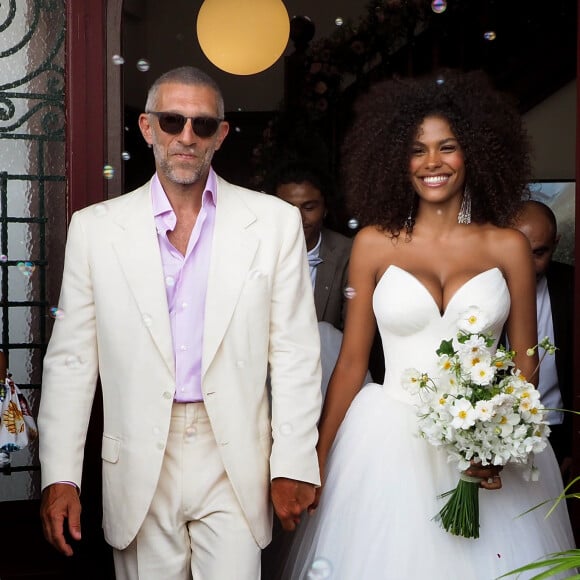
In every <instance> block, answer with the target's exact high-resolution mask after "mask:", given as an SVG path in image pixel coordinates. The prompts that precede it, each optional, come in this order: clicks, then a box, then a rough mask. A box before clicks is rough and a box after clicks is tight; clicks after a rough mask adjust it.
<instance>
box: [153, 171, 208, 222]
mask: <svg viewBox="0 0 580 580" xmlns="http://www.w3.org/2000/svg"><path fill="white" fill-rule="evenodd" d="M207 203H211V204H213V205H214V206H215V205H216V204H217V175H216V173H215V171H214V170H213V168H211V167H210V169H209V174H208V176H207V181H206V182H205V189H204V192H203V196H202V198H201V205H202V207H203V206H204V205H205V204H207ZM151 204H152V206H153V217H154V218H155V221H156V223H157V224H158V227H157V230H158V231H159V229H160V228H159V225H160V223H163V224H164V225H165V230H173V229H174V228H175V224H176V222H177V218H176V217H175V213H174V211H173V208H172V207H171V204H170V203H169V199H168V198H167V194H166V193H165V191H164V189H163V186H162V185H161V182H160V181H159V176H158V175H157V173H155V175H154V176H153V178H152V180H151Z"/></svg>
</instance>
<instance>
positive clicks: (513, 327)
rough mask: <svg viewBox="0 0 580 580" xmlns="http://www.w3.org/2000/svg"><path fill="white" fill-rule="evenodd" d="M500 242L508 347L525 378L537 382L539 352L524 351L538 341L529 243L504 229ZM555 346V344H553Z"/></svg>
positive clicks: (534, 282)
mask: <svg viewBox="0 0 580 580" xmlns="http://www.w3.org/2000/svg"><path fill="white" fill-rule="evenodd" d="M504 235H505V241H503V242H502V244H501V245H502V255H503V259H504V266H503V271H504V276H505V278H506V281H507V284H508V288H509V292H510V299H511V308H510V314H509V317H508V319H507V322H506V331H507V336H508V339H509V343H510V348H512V349H513V350H515V351H516V357H515V359H514V362H515V364H516V367H517V368H519V369H520V370H521V371H522V373H523V375H524V376H525V377H526V379H527V380H528V381H529V382H531V383H533V384H534V385H537V383H538V374H537V373H534V371H535V370H536V367H537V365H538V355H537V353H536V354H535V355H534V356H528V355H527V354H526V351H527V350H528V349H529V348H531V347H533V346H535V345H536V343H537V342H538V331H537V318H536V276H535V271H534V264H533V259H532V252H531V250H530V245H529V242H528V240H527V238H525V236H524V235H523V234H521V233H520V232H519V231H516V230H507V231H506V232H505V233H504ZM556 346H557V345H556Z"/></svg>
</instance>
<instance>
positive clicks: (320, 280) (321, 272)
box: [314, 230, 336, 320]
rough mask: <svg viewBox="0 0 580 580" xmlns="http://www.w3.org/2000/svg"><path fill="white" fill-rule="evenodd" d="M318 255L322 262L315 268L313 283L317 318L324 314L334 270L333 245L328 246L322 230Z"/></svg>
mask: <svg viewBox="0 0 580 580" xmlns="http://www.w3.org/2000/svg"><path fill="white" fill-rule="evenodd" d="M320 257H321V258H322V260H323V262H322V263H321V264H320V265H319V266H318V268H317V272H316V284H314V306H315V307H316V316H317V318H318V320H320V319H321V318H322V315H323V314H324V310H325V308H326V304H327V302H328V297H329V295H330V294H329V292H330V286H331V284H332V280H333V278H334V275H335V271H336V260H335V256H334V247H330V246H329V244H328V240H327V236H325V235H324V230H323V231H322V242H321V244H320Z"/></svg>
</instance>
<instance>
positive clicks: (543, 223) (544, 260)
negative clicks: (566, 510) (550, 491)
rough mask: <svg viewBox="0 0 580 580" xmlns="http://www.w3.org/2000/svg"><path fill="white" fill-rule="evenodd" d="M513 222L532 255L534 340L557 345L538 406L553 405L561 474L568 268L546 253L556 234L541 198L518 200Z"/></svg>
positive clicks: (568, 388)
mask: <svg viewBox="0 0 580 580" xmlns="http://www.w3.org/2000/svg"><path fill="white" fill-rule="evenodd" d="M515 227H516V228H517V229H518V230H520V231H521V232H522V233H523V234H524V235H525V236H526V237H527V238H528V240H529V242H530V246H531V250H532V254H533V257H534V264H535V268H536V281H537V286H536V309H537V317H538V341H540V340H542V339H543V338H544V337H546V336H548V337H549V338H550V340H551V341H552V342H553V343H554V344H555V345H556V347H557V350H556V354H555V355H554V356H550V355H546V356H545V357H544V359H543V360H542V363H541V365H540V374H539V378H538V390H539V391H540V395H541V400H542V403H543V404H544V406H545V407H547V408H549V409H554V410H551V411H549V412H548V422H549V424H550V429H551V431H552V432H551V434H550V443H551V444H552V447H553V449H554V452H555V454H556V457H557V458H558V462H559V464H560V469H561V471H562V475H563V476H565V475H566V473H567V472H568V470H569V468H570V466H571V462H572V459H571V458H572V414H571V413H565V412H562V411H558V410H555V409H572V407H573V394H574V385H573V382H572V380H573V378H572V377H573V375H572V371H573V352H572V338H573V320H574V317H573V308H574V269H573V268H572V266H570V265H568V264H563V263H561V262H556V261H555V260H553V259H552V257H553V254H554V251H555V250H556V248H557V246H558V242H559V240H560V235H559V234H558V226H557V222H556V216H555V215H554V213H553V212H552V210H551V209H550V208H549V207H548V206H547V205H546V204H544V203H542V202H539V201H534V200H529V201H526V202H524V207H523V210H522V213H521V214H520V216H519V218H518V221H517V223H516V224H515ZM540 356H542V353H540Z"/></svg>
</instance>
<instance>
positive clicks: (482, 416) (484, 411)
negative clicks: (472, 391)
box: [475, 401, 493, 422]
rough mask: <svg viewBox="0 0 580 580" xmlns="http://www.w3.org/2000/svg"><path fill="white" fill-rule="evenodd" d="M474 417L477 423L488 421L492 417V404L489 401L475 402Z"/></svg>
mask: <svg viewBox="0 0 580 580" xmlns="http://www.w3.org/2000/svg"><path fill="white" fill-rule="evenodd" d="M475 417H476V419H477V420H478V421H484V422H485V421H489V420H490V419H491V418H492V417H493V404H491V402H490V401H477V403H475Z"/></svg>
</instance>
